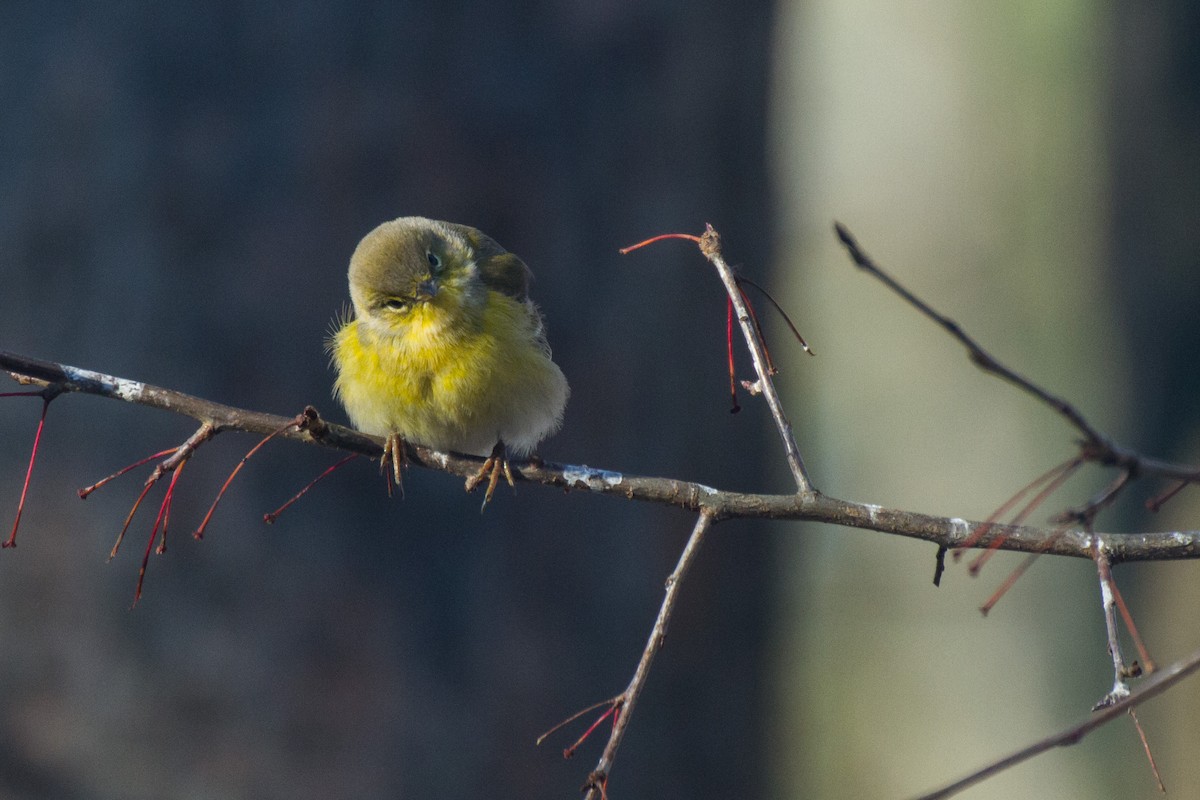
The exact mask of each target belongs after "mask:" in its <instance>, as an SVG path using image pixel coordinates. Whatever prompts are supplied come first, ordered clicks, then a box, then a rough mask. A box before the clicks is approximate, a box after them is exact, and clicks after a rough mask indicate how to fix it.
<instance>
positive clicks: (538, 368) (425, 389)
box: [329, 217, 569, 505]
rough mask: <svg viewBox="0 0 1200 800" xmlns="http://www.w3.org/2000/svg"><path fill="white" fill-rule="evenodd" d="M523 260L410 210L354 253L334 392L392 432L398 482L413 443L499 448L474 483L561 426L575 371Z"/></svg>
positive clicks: (361, 418)
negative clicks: (559, 358)
mask: <svg viewBox="0 0 1200 800" xmlns="http://www.w3.org/2000/svg"><path fill="white" fill-rule="evenodd" d="M531 277H532V273H530V271H529V268H528V267H527V266H525V263H524V262H523V261H521V259H519V258H517V257H516V256H515V255H513V254H512V253H509V252H508V251H506V250H505V249H504V248H503V247H501V246H500V245H498V244H496V242H494V241H493V240H492V239H491V238H489V237H488V236H486V235H484V234H483V233H482V232H481V231H478V230H476V229H475V228H470V227H467V226H466V225H456V224H454V223H451V222H440V221H437V220H431V219H425V218H424V217H400V218H399V219H394V220H392V221H391V222H385V223H383V224H382V225H380V226H379V227H377V228H375V230H373V231H371V232H370V233H368V234H367V235H366V236H365V237H364V238H363V240H362V241H361V242H359V244H358V247H357V248H356V249H355V251H354V255H353V256H352V257H351V259H350V274H349V278H350V300H351V302H352V303H353V305H354V315H353V318H351V319H349V320H346V321H345V322H344V323H341V324H340V325H339V327H338V329H337V330H336V331H335V332H334V334H333V336H332V338H331V339H330V340H329V350H330V352H331V354H332V356H333V363H334V365H335V367H336V369H337V373H338V375H337V381H336V383H335V384H334V396H335V397H337V398H338V399H339V400H340V401H341V403H342V405H343V406H345V408H346V412H347V413H348V414H349V415H350V420H351V422H352V423H353V424H354V426H355V427H356V428H358V429H359V430H361V431H363V432H364V433H369V434H374V435H377V436H383V437H385V439H386V445H385V447H384V453H383V459H382V460H381V462H380V467H381V469H382V468H384V467H385V466H386V464H387V462H388V460H389V458H390V460H391V462H392V469H393V471H394V475H395V479H396V482H397V483H398V484H399V483H400V467H401V465H402V463H403V461H404V446H403V441H405V440H407V441H413V442H418V443H420V444H424V445H428V446H429V447H433V448H434V449H437V450H453V451H456V452H460V453H468V454H472V455H480V456H488V459H487V461H486V462H485V463H484V465H483V468H482V469H480V471H479V473H478V474H477V475H475V476H473V477H472V478H470V479H468V480H467V490H468V491H470V490H471V489H474V488H475V487H476V486H477V485H478V484H479V483H480V482H481V481H482V480H483V479H484V478H489V481H488V489H487V492H486V494H485V496H484V504H485V505H486V504H487V502H488V501H489V500H490V499H491V497H492V492H493V491H494V490H495V488H496V484H497V482H498V481H499V479H500V475H501V474H503V475H504V476H505V477H506V478H507V480H508V483H509V484H510V485H512V472H511V470H510V468H509V465H508V453H514V454H516V455H525V454H527V453H529V452H530V451H532V450H533V448H534V447H535V446H536V445H537V443H538V442H540V441H541V440H542V439H544V438H545V437H546V436H548V435H550V434H551V433H553V432H554V431H556V430H558V427H559V425H560V424H561V423H562V415H563V408H564V407H565V406H566V404H567V395H568V394H569V389H568V387H567V379H566V378H565V377H563V373H562V370H560V369H559V368H558V366H557V365H556V364H555V363H554V362H553V361H552V360H551V359H550V347H549V345H548V344H547V343H546V332H545V330H544V328H543V326H542V316H541V314H540V313H539V312H538V309H537V307H536V306H535V305H534V304H533V302H532V301H531V300H530V299H529V295H528V288H529V281H530V278H531Z"/></svg>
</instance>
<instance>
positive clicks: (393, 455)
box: [379, 433, 408, 497]
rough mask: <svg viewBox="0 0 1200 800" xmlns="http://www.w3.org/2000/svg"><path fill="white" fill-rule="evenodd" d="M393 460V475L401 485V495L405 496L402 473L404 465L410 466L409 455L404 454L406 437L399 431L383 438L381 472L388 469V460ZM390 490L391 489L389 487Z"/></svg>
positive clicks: (380, 460) (399, 485)
mask: <svg viewBox="0 0 1200 800" xmlns="http://www.w3.org/2000/svg"><path fill="white" fill-rule="evenodd" d="M389 461H391V462H392V477H393V478H395V480H396V486H398V487H400V495H401V496H402V497H403V496H404V478H403V477H402V476H401V474H400V470H401V468H402V467H405V466H408V457H407V456H406V455H405V454H404V439H402V438H401V437H400V434H398V433H389V434H388V436H387V438H386V439H384V440H383V455H382V456H381V457H380V459H379V473H380V474H381V475H382V474H383V471H384V470H386V469H387V466H388V462H389ZM388 491H389V492H390V491H391V489H390V488H389V489H388Z"/></svg>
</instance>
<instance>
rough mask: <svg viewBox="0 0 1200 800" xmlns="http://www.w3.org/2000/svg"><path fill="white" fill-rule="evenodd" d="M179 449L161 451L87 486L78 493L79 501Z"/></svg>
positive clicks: (169, 448) (170, 448)
mask: <svg viewBox="0 0 1200 800" xmlns="http://www.w3.org/2000/svg"><path fill="white" fill-rule="evenodd" d="M178 449H179V448H178V447H168V448H167V449H166V450H159V451H158V452H157V453H155V454H153V455H149V456H146V457H145V458H142V459H139V460H137V461H135V462H133V463H132V464H130V465H129V466H127V467H122V468H121V469H119V470H117V471H116V472H114V473H113V474H112V475H109V476H108V477H107V478H101V479H100V480H98V481H96V482H95V483H93V484H92V485H91V486H85V487H83V488H82V489H80V490H79V492H78V493H79V499H80V500H87V499H88V495H90V494H91V493H92V492H94V491H96V490H97V489H99V488H100V487H102V486H104V485H105V484H106V483H109V482H110V481H114V480H116V479H117V478H119V477H121V476H122V475H124V474H125V473H126V472H129V471H130V470H134V469H137V468H138V467H140V466H143V465H145V464H149V463H150V462H151V461H153V460H154V459H156V458H163V457H164V456H169V455H173V454H174V453H175V451H176V450H178Z"/></svg>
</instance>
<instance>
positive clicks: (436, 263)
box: [425, 250, 442, 269]
mask: <svg viewBox="0 0 1200 800" xmlns="http://www.w3.org/2000/svg"><path fill="white" fill-rule="evenodd" d="M425 257H426V258H427V259H429V266H431V267H432V268H434V269H441V268H442V260H441V259H440V258H438V254H437V253H435V252H433V251H432V250H430V251H429V252H427V253H426V254H425Z"/></svg>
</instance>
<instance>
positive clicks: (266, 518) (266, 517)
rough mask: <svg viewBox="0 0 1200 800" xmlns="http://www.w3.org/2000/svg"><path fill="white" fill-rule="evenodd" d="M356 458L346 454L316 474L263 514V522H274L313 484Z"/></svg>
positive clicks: (356, 455) (355, 455)
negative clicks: (286, 498) (280, 503)
mask: <svg viewBox="0 0 1200 800" xmlns="http://www.w3.org/2000/svg"><path fill="white" fill-rule="evenodd" d="M356 458H358V453H351V454H350V455H348V456H346V457H345V458H343V459H341V460H340V461H338V462H337V463H336V464H334V465H333V466H331V467H329V468H328V469H326V470H325V471H324V472H322V473H321V474H320V475H318V476H317V477H315V478H313V479H312V480H311V481H309V482H308V483H307V484H305V486H304V488H303V489H301V490H300V491H298V492H296V494H294V495H293V496H292V498H291V499H290V500H288V501H287V502H286V503H284V504H283V505H281V506H280V507H279V508H277V509H275V510H274V511H269V512H267V513H266V514H263V522H265V523H267V524H268V525H270V524H272V523H273V522H275V520H277V519H279V515H280V514H282V513H283V512H284V511H287V510H288V509H289V508H291V507H292V505H293V504H294V503H295V502H296V501H297V500H299V499H300V498H301V497H303V496H304V495H306V494H308V491H309V489H312V488H313V487H314V486H316V485H317V484H318V483H320V482H321V481H322V480H323V479H324V478H326V477H328V476H329V475H330V474H332V473H333V472H335V471H336V470H338V469H341V468H342V467H343V466H345V465H346V464H348V463H349V462H351V461H353V460H354V459H356ZM388 486H389V488H390V487H391V484H390V483H389V484H388Z"/></svg>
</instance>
